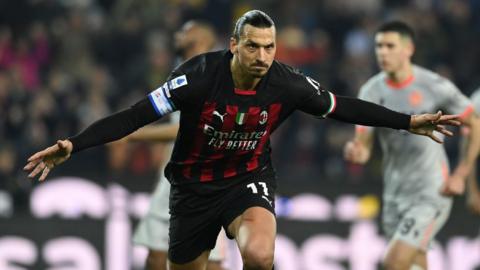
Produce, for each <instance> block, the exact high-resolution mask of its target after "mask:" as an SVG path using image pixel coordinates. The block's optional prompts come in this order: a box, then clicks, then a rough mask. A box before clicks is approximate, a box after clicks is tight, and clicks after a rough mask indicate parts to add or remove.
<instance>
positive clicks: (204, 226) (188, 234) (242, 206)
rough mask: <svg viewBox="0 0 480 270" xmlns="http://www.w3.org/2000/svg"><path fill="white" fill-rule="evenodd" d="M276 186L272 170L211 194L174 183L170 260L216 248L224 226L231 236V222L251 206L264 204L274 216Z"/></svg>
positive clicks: (189, 258) (183, 260)
mask: <svg viewBox="0 0 480 270" xmlns="http://www.w3.org/2000/svg"><path fill="white" fill-rule="evenodd" d="M224 181H230V179H229V180H224ZM275 188H276V182H275V173H274V172H273V170H270V169H266V170H262V171H261V172H259V173H257V174H252V175H251V177H247V178H243V179H242V181H240V182H239V183H236V184H234V185H231V186H229V187H228V188H226V189H224V190H221V191H216V192H214V193H210V194H198V193H196V192H194V191H193V190H192V188H191V187H182V186H172V188H171V192H170V213H171V217H170V229H169V237H170V239H169V249H168V258H169V260H170V261H171V262H173V263H176V264H184V263H188V262H191V261H193V260H194V259H195V258H197V257H198V256H200V254H201V253H202V252H204V251H205V250H211V249H213V248H214V247H215V243H216V240H217V237H218V234H219V233H220V229H221V227H223V228H224V229H225V232H226V233H227V236H228V237H229V238H232V236H231V235H229V234H228V230H227V228H228V225H229V224H230V223H231V222H232V221H233V220H234V219H235V218H236V217H238V216H239V215H241V214H242V213H243V212H244V211H245V210H246V209H248V208H250V207H254V206H259V207H263V208H265V209H267V210H269V211H270V212H272V213H273V214H274V215H275V201H274V195H275Z"/></svg>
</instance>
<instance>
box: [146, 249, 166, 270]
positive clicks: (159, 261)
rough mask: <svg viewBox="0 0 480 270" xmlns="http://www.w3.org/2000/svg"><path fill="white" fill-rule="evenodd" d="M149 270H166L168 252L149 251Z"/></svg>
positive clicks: (147, 267)
mask: <svg viewBox="0 0 480 270" xmlns="http://www.w3.org/2000/svg"><path fill="white" fill-rule="evenodd" d="M146 269H147V270H166V269H167V251H163V250H162V251H160V250H152V249H149V250H148V256H147V261H146Z"/></svg>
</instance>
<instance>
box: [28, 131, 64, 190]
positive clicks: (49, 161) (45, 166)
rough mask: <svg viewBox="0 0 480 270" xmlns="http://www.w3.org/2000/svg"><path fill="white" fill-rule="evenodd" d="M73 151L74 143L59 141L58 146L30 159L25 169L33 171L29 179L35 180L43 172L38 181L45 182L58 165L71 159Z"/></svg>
mask: <svg viewBox="0 0 480 270" xmlns="http://www.w3.org/2000/svg"><path fill="white" fill-rule="evenodd" d="M72 150H73V144H72V142H70V141H69V140H58V141H57V143H56V144H54V145H52V146H50V147H48V148H45V149H44V150H42V151H39V152H37V153H35V154H33V155H32V156H31V157H29V158H28V160H27V161H28V163H27V165H25V167H23V169H24V170H25V171H31V172H30V174H29V175H28V177H29V178H34V177H35V176H36V175H37V174H39V173H40V172H42V174H41V175H40V177H39V178H38V180H40V181H43V180H45V178H46V177H47V175H48V173H49V172H50V171H51V170H52V169H53V168H54V167H55V166H56V165H59V164H61V163H63V162H64V161H65V160H67V159H68V158H69V157H70V155H71V153H72Z"/></svg>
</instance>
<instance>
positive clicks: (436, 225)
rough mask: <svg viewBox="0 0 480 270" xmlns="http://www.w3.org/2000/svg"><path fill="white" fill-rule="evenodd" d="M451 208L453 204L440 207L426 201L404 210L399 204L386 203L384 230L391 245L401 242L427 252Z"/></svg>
mask: <svg viewBox="0 0 480 270" xmlns="http://www.w3.org/2000/svg"><path fill="white" fill-rule="evenodd" d="M451 206H452V204H451V203H447V204H443V206H439V205H438V204H434V203H431V202H429V201H424V202H417V203H415V204H413V205H411V206H409V207H407V208H404V209H402V208H401V207H399V204H395V203H392V202H390V203H386V204H385V205H384V208H383V230H384V232H385V235H386V236H387V237H388V239H390V240H391V241H390V243H393V242H394V241H396V240H401V241H402V242H405V243H407V244H409V245H412V246H414V247H417V248H419V249H421V250H423V251H427V250H428V247H429V245H430V243H431V241H432V240H433V239H434V238H435V235H436V234H437V233H438V231H439V230H440V229H441V228H442V227H443V225H445V223H446V221H447V219H448V217H449V215H450V209H451Z"/></svg>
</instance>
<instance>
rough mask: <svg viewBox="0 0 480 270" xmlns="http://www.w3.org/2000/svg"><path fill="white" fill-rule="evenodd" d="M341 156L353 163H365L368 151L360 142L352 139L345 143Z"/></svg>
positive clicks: (368, 155) (368, 154) (368, 156)
mask: <svg viewBox="0 0 480 270" xmlns="http://www.w3.org/2000/svg"><path fill="white" fill-rule="evenodd" d="M343 157H344V158H345V160H346V161H349V162H352V163H355V164H365V163H366V162H367V161H368V159H369V158H370V151H369V150H368V149H367V147H365V146H364V145H362V144H361V143H360V142H358V141H356V140H352V141H348V142H347V144H345V147H344V149H343Z"/></svg>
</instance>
